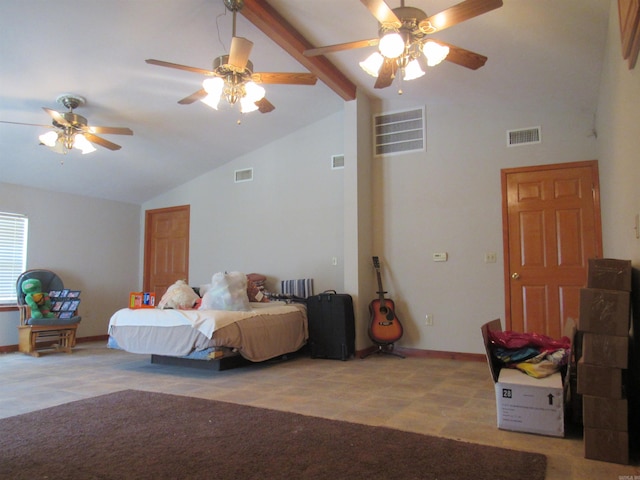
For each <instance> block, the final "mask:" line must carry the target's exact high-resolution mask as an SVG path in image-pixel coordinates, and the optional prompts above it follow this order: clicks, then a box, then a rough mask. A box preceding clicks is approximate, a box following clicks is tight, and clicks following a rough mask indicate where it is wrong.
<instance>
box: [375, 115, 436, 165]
mask: <svg viewBox="0 0 640 480" xmlns="http://www.w3.org/2000/svg"><path fill="white" fill-rule="evenodd" d="M373 123H374V125H373V128H374V132H373V136H374V146H373V148H374V151H375V154H376V156H380V155H388V154H397V153H407V152H419V151H424V150H426V143H427V142H426V130H425V120H424V108H416V109H413V110H404V111H401V112H394V113H383V114H380V115H376V116H375V117H374V122H373Z"/></svg>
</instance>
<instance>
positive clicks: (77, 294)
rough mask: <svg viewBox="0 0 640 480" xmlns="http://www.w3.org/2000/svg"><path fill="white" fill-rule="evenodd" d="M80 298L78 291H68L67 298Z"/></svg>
mask: <svg viewBox="0 0 640 480" xmlns="http://www.w3.org/2000/svg"><path fill="white" fill-rule="evenodd" d="M79 296H80V290H69V294H68V295H67V297H68V298H78V297H79Z"/></svg>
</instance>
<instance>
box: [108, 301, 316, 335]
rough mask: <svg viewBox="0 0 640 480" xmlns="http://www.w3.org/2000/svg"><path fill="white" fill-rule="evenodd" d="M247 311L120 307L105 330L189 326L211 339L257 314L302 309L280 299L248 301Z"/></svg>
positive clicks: (271, 313)
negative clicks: (276, 300)
mask: <svg viewBox="0 0 640 480" xmlns="http://www.w3.org/2000/svg"><path fill="white" fill-rule="evenodd" d="M249 305H250V306H251V310H250V311H246V312H245V311H239V312H230V311H226V310H172V309H164V310H163V309H159V308H140V309H131V308H123V309H121V310H118V311H117V312H116V313H114V314H113V316H112V317H111V320H110V321H109V331H111V327H112V326H116V327H125V326H126V327H143V326H144V327H151V326H153V327H177V326H179V325H189V326H191V327H192V328H195V329H196V330H198V331H199V332H200V333H202V334H203V335H204V336H205V337H207V338H211V337H212V336H213V333H214V332H215V331H216V330H219V329H220V328H222V327H226V326H227V325H230V324H232V323H235V322H237V321H239V320H243V319H245V318H251V317H255V316H257V315H282V314H285V313H291V312H292V311H295V310H300V309H302V308H304V307H303V306H302V305H301V304H295V303H292V304H286V303H282V302H268V303H250V304H249Z"/></svg>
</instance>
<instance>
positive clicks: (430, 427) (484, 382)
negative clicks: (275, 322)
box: [0, 343, 640, 480]
mask: <svg viewBox="0 0 640 480" xmlns="http://www.w3.org/2000/svg"><path fill="white" fill-rule="evenodd" d="M122 389H138V390H149V391H155V392H164V393H171V394H178V395H188V396H193V397H201V398H210V399H216V400H223V401H228V402H235V403H241V404H247V405H254V406H259V407H264V408H272V409H278V410H286V411H291V412H297V413H302V414H307V415H315V416H321V417H326V418H333V419H339V420H348V421H352V422H358V423H365V424H370V425H385V426H388V427H392V428H396V429H400V430H409V431H414V432H419V433H424V434H431V435H437V436H442V437H449V438H453V439H458V440H464V441H469V442H475V443H481V444H487V445H495V446H500V447H507V448H511V449H516V450H526V451H531V452H539V453H543V454H545V455H547V457H548V469H547V479H550V480H555V479H557V480H569V479H603V480H620V479H621V478H629V476H630V478H634V476H637V477H636V479H638V478H640V468H639V467H638V463H637V462H635V465H632V466H624V465H616V464H612V463H606V462H598V461H594V460H586V459H585V458H584V452H583V444H582V439H581V436H580V435H576V434H570V435H568V436H567V437H566V438H553V437H545V436H539V435H530V434H523V433H515V432H507V431H502V430H498V429H497V427H496V416H495V399H494V389H493V383H492V380H491V378H490V375H489V370H488V367H487V365H486V364H485V363H481V362H464V361H455V360H441V359H425V358H406V359H400V358H396V357H393V356H382V355H373V356H370V357H368V358H366V359H364V360H362V359H359V358H357V359H352V360H349V361H346V362H342V361H339V360H323V359H310V358H308V357H306V356H295V357H293V358H290V359H288V360H286V361H275V362H267V363H265V364H256V365H250V366H248V367H242V368H238V369H234V370H227V371H223V372H214V371H207V370H200V369H194V368H184V367H173V366H162V365H154V364H151V363H150V357H149V356H148V355H135V354H130V353H126V352H122V351H118V350H111V349H108V348H106V346H105V344H103V343H80V344H78V345H77V346H76V348H75V350H74V353H73V354H71V355H68V354H64V353H53V352H52V353H47V352H44V353H43V354H42V356H40V357H39V358H34V357H30V356H27V355H24V354H21V353H8V354H0V418H4V417H9V416H13V415H17V414H20V413H25V412H29V411H32V410H37V409H41V408H45V407H50V406H54V405H59V404H62V403H66V402H70V401H73V400H79V399H82V398H87V397H92V396H96V395H101V394H105V393H109V392H114V391H118V390H122Z"/></svg>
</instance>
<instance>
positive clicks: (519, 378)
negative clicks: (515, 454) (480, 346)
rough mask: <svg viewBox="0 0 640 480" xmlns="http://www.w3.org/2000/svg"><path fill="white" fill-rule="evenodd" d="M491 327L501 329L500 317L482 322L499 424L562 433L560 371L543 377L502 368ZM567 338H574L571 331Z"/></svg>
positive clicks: (555, 434)
mask: <svg viewBox="0 0 640 480" xmlns="http://www.w3.org/2000/svg"><path fill="white" fill-rule="evenodd" d="M571 328H573V324H571V326H570V327H569V329H571ZM490 331H502V326H501V324H500V320H499V319H498V320H493V321H491V322H488V323H485V324H484V325H483V326H482V338H483V340H484V346H485V350H486V354H487V363H488V364H489V369H490V371H491V376H492V377H493V381H494V382H495V391H496V411H497V423H498V428H500V429H502V430H512V431H516V432H527V433H536V434H540V435H549V436H553V437H564V404H565V393H564V381H563V377H562V374H561V373H560V372H557V373H554V374H553V375H550V376H548V377H545V378H534V377H531V376H529V375H527V374H526V373H524V372H521V371H520V370H515V369H512V368H502V363H501V362H500V361H499V360H498V359H497V358H496V357H494V356H493V355H492V354H491V349H490V343H489V332H490ZM569 338H573V334H572V333H570V335H569Z"/></svg>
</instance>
